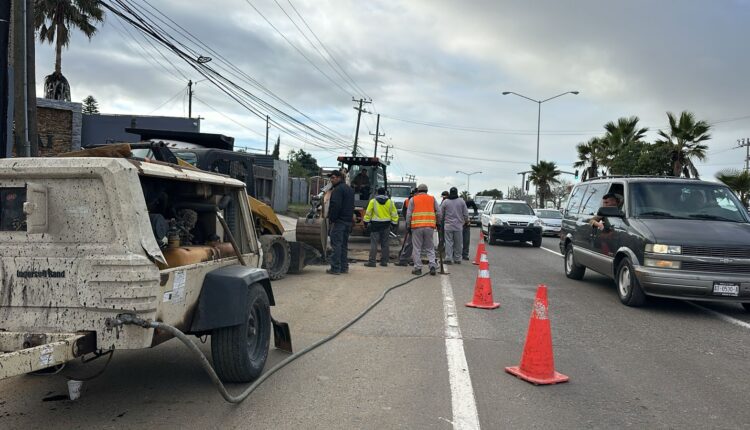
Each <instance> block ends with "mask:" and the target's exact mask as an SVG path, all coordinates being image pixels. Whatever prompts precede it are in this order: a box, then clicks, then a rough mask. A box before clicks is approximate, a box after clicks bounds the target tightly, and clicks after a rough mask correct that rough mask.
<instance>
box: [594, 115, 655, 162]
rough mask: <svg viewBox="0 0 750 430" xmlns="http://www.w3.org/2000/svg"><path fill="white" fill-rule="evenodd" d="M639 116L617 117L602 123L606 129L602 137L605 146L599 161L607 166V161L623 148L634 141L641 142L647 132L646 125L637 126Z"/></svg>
mask: <svg viewBox="0 0 750 430" xmlns="http://www.w3.org/2000/svg"><path fill="white" fill-rule="evenodd" d="M638 121H640V120H639V118H638V117H637V116H631V117H630V118H625V117H622V118H618V119H617V122H613V121H610V122H608V123H606V124H604V130H605V131H606V133H605V135H604V137H603V138H602V140H603V144H604V146H605V149H604V151H603V152H604V155H603V157H602V159H601V160H600V163H601V164H602V165H604V166H605V167H607V168H609V167H610V166H609V164H610V163H609V162H610V161H611V159H612V158H613V157H614V155H615V154H617V153H618V152H620V151H622V150H623V149H624V148H626V147H628V146H629V145H632V144H634V143H636V142H641V141H642V140H643V138H644V137H645V136H646V133H647V132H648V128H646V127H638Z"/></svg>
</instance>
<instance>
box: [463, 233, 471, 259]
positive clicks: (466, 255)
mask: <svg viewBox="0 0 750 430" xmlns="http://www.w3.org/2000/svg"><path fill="white" fill-rule="evenodd" d="M470 243H471V226H470V225H465V226H464V250H463V252H462V253H461V257H463V258H469V245H470Z"/></svg>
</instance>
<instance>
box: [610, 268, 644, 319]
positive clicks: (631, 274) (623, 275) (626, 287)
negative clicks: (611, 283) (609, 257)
mask: <svg viewBox="0 0 750 430" xmlns="http://www.w3.org/2000/svg"><path fill="white" fill-rule="evenodd" d="M615 283H616V284H617V295H618V296H619V297H620V301H621V302H622V303H623V304H624V305H626V306H632V307H638V306H642V305H643V304H644V303H646V295H645V294H643V290H642V289H641V285H640V284H639V283H638V278H636V276H635V271H634V270H633V265H632V264H631V263H630V260H629V259H627V258H624V259H623V260H622V261H621V262H620V265H619V266H618V267H617V276H615Z"/></svg>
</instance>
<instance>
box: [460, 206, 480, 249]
mask: <svg viewBox="0 0 750 430" xmlns="http://www.w3.org/2000/svg"><path fill="white" fill-rule="evenodd" d="M466 208H467V209H471V210H473V211H474V215H478V214H479V208H478V207H477V204H476V203H474V200H467V201H466ZM463 239H464V249H463V252H462V254H461V259H463V260H464V261H469V246H470V243H471V223H470V222H469V223H467V224H464V234H463Z"/></svg>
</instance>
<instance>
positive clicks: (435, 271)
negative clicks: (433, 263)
mask: <svg viewBox="0 0 750 430" xmlns="http://www.w3.org/2000/svg"><path fill="white" fill-rule="evenodd" d="M420 272H421V271H420ZM436 273H437V269H436V268H434V267H430V275H432V276H435V274H436Z"/></svg>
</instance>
